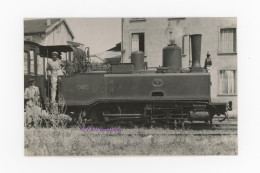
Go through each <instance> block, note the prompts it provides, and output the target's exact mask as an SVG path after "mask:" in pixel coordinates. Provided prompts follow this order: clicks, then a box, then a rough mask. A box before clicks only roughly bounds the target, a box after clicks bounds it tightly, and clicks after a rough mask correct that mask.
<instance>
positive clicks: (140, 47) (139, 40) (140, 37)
mask: <svg viewBox="0 0 260 173" xmlns="http://www.w3.org/2000/svg"><path fill="white" fill-rule="evenodd" d="M134 51H142V52H144V33H134V34H132V52H134Z"/></svg>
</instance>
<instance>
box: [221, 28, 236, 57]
mask: <svg viewBox="0 0 260 173" xmlns="http://www.w3.org/2000/svg"><path fill="white" fill-rule="evenodd" d="M236 51H237V50H236V28H225V29H220V38H219V53H236Z"/></svg>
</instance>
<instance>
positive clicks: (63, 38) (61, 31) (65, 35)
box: [45, 22, 73, 45]
mask: <svg viewBox="0 0 260 173" xmlns="http://www.w3.org/2000/svg"><path fill="white" fill-rule="evenodd" d="M72 40H73V38H72V36H71V35H70V33H69V31H68V29H67V27H66V26H65V24H64V22H62V24H61V25H58V26H56V27H55V28H54V30H53V31H51V32H50V33H48V34H47V36H46V40H45V43H46V44H47V45H67V41H72Z"/></svg>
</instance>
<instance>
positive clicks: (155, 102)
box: [40, 34, 232, 126]
mask: <svg viewBox="0 0 260 173" xmlns="http://www.w3.org/2000/svg"><path fill="white" fill-rule="evenodd" d="M201 38H202V35H200V34H195V35H191V36H190V39H191V48H192V66H191V67H190V68H189V69H188V70H187V69H182V58H181V48H180V47H178V46H177V45H176V44H174V43H173V42H172V43H171V44H169V45H168V46H167V47H165V48H164V49H163V50H162V51H163V57H162V62H163V63H162V67H158V68H157V69H156V70H147V69H146V67H145V63H144V53H143V52H139V51H138V52H133V53H132V54H131V63H121V64H111V65H110V66H109V68H108V69H106V70H103V71H93V70H89V69H88V70H86V71H85V72H82V73H76V74H72V75H64V76H62V77H61V84H60V88H59V95H60V96H62V97H63V98H64V100H65V104H66V105H67V111H68V112H70V113H72V112H73V113H74V114H77V115H78V114H81V116H84V117H83V118H84V119H85V120H86V121H87V122H91V123H104V122H114V121H138V122H148V123H150V124H153V123H167V124H171V123H174V124H176V123H181V124H182V125H183V126H184V123H185V122H186V121H191V122H192V121H205V122H209V124H210V125H212V119H213V117H214V116H215V115H217V116H220V115H224V118H223V120H224V119H225V118H226V112H227V111H228V110H231V109H232V102H229V104H227V103H219V102H218V103H213V102H211V96H210V89H211V81H210V80H211V79H210V73H208V71H207V69H205V68H202V67H201V65H200V53H201ZM50 48H51V47H43V46H40V51H41V50H44V51H46V50H47V49H50ZM56 48H57V46H56ZM52 50H54V48H53V47H52ZM56 51H57V50H56ZM49 52H51V51H50V50H49ZM45 88H46V87H45Z"/></svg>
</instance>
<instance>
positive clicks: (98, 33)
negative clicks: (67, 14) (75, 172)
mask: <svg viewBox="0 0 260 173" xmlns="http://www.w3.org/2000/svg"><path fill="white" fill-rule="evenodd" d="M237 37H238V35H237V18H236V17H168V18H156V17H153V18H25V19H24V155H25V156H125V155H126V156H128V155H143V156H160V155H164V156H165V155H170V156H179V155H237V148H238V141H237V122H238V111H237V107H238V106H237V95H238V92H237V78H238V69H237V56H238V55H237V52H238V51H237Z"/></svg>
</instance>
